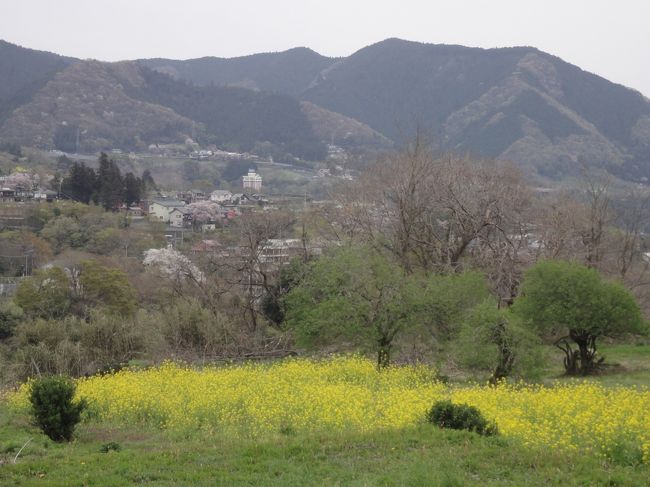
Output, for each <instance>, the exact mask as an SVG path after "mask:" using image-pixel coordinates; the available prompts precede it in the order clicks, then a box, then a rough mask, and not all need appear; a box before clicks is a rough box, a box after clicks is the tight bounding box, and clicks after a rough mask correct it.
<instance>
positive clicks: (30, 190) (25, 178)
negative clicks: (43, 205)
mask: <svg viewBox="0 0 650 487" xmlns="http://www.w3.org/2000/svg"><path fill="white" fill-rule="evenodd" d="M40 182H41V181H40V177H39V176H38V174H32V173H27V172H16V173H12V174H10V175H8V176H0V200H1V201H30V200H41V201H53V200H55V199H56V197H57V193H56V191H50V190H49V189H42V188H40Z"/></svg>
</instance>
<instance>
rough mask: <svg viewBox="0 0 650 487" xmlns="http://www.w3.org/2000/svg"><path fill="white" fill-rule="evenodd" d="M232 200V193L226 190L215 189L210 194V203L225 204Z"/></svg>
mask: <svg viewBox="0 0 650 487" xmlns="http://www.w3.org/2000/svg"><path fill="white" fill-rule="evenodd" d="M231 199H232V193H231V192H230V191H228V190H227V189H215V190H214V191H213V192H212V193H210V201H214V202H215V203H227V202H229V201H230V200H231Z"/></svg>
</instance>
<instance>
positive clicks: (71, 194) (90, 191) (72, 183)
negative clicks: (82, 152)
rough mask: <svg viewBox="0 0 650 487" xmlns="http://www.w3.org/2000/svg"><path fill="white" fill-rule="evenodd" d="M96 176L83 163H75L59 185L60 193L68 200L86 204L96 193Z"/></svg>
mask: <svg viewBox="0 0 650 487" xmlns="http://www.w3.org/2000/svg"><path fill="white" fill-rule="evenodd" d="M97 183H98V182H97V175H96V174H95V171H94V170H93V169H92V168H90V167H87V166H86V165H85V164H84V163H83V162H81V163H79V162H75V163H73V164H72V167H70V171H69V172H68V175H67V176H66V177H65V178H64V179H63V181H62V183H61V191H62V193H63V194H64V195H65V196H67V197H68V198H71V199H74V200H76V201H81V202H82V203H86V204H88V203H89V202H90V200H91V199H93V196H94V195H95V193H96V192H97Z"/></svg>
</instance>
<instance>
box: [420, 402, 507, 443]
mask: <svg viewBox="0 0 650 487" xmlns="http://www.w3.org/2000/svg"><path fill="white" fill-rule="evenodd" d="M427 421H428V422H429V423H431V424H435V425H438V426H439V427H440V428H451V429H455V430H467V431H473V432H475V433H478V434H479V435H486V436H490V435H496V434H497V433H498V431H497V427H496V425H495V424H494V423H489V422H488V421H487V420H486V419H485V418H484V417H483V415H482V414H481V411H479V410H478V409H476V408H475V407H474V406H469V405H467V404H454V403H452V402H451V401H438V402H436V403H435V404H434V405H433V407H432V408H431V409H430V410H429V412H428V413H427Z"/></svg>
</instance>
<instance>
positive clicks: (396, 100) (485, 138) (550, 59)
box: [146, 39, 650, 179]
mask: <svg viewBox="0 0 650 487" xmlns="http://www.w3.org/2000/svg"><path fill="white" fill-rule="evenodd" d="M290 52H291V51H287V52H285V53H278V54H275V55H271V54H267V55H261V56H268V57H267V58H264V59H269V58H273V56H287V55H288V53H290ZM242 60H246V62H245V63H244V62H243V61H242ZM255 60H256V58H255V56H249V57H247V58H235V59H232V60H224V59H219V60H217V59H214V58H203V59H201V60H189V61H183V62H182V64H181V65H182V67H183V69H180V68H178V67H177V65H175V64H174V63H173V62H171V61H169V60H160V59H158V60H148V61H146V62H147V64H148V65H149V66H152V67H155V68H156V69H161V70H166V69H168V68H170V67H175V69H176V71H174V74H175V76H178V77H181V78H185V79H188V80H192V81H195V82H198V83H209V82H213V83H220V84H232V85H241V84H245V83H246V81H247V80H249V81H250V80H253V81H254V84H255V86H258V87H266V86H268V84H269V83H270V82H271V81H270V79H271V78H270V77H269V78H267V77H266V75H265V72H264V71H263V70H261V69H259V65H257V64H256V63H255V62H254V61H255ZM320 61H321V62H322V64H323V65H326V66H325V67H324V68H323V69H322V70H321V71H320V72H318V73H317V74H316V75H315V76H314V77H312V78H310V79H308V81H306V82H304V84H303V86H302V89H299V88H297V87H296V86H295V84H292V86H291V89H285V92H286V93H287V94H296V93H297V95H296V96H298V97H299V98H301V99H302V100H306V101H309V102H312V103H314V104H316V105H318V106H320V107H323V108H326V109H327V110H329V111H331V112H335V113H340V114H343V115H346V116H347V117H350V118H352V119H356V120H358V121H359V122H362V123H365V124H367V125H368V126H370V127H371V128H373V129H374V130H376V131H377V132H379V133H381V134H383V135H384V136H386V137H388V138H390V139H393V140H396V141H398V142H400V141H401V140H403V139H404V138H405V137H408V136H409V135H411V134H412V133H413V131H414V128H415V125H416V124H419V125H420V127H421V128H422V129H423V130H424V131H425V132H428V133H430V134H432V136H433V138H434V140H435V141H436V142H437V143H438V144H439V145H440V146H442V147H443V148H445V149H454V150H461V151H462V150H470V151H473V152H475V153H477V154H479V155H482V156H487V157H500V158H504V159H513V160H514V161H516V162H517V163H519V164H521V165H523V166H526V167H530V168H531V169H533V170H535V171H538V172H540V173H542V174H545V175H548V176H551V177H562V176H563V175H566V174H571V173H575V172H576V171H578V170H580V168H581V166H582V165H583V164H588V165H598V166H603V167H606V168H607V169H608V170H609V171H611V172H614V173H616V174H618V175H621V176H623V177H627V178H631V179H642V178H645V177H650V102H649V101H648V100H647V99H646V98H645V97H643V96H642V95H641V94H640V93H638V92H636V91H634V90H631V89H628V88H626V87H624V86H621V85H617V84H614V83H611V82H609V81H607V80H606V79H604V78H601V77H599V76H596V75H594V74H591V73H588V72H586V71H583V70H581V69H580V68H578V67H576V66H573V65H571V64H568V63H566V62H564V61H562V60H561V59H559V58H557V57H555V56H552V55H549V54H546V53H544V52H541V51H539V50H537V49H535V48H532V47H517V48H505V49H479V48H468V47H463V46H453V45H434V44H422V43H417V42H409V41H404V40H400V39H387V40H385V41H382V42H379V43H377V44H373V45H371V46H368V47H366V48H363V49H361V50H359V51H357V52H355V53H354V54H352V55H351V56H349V57H346V58H341V59H332V58H330V59H327V58H324V59H320ZM326 61H327V62H326ZM296 64H297V63H296ZM199 65H201V67H202V70H201V71H200V75H199V71H198V68H197V67H198V66H199ZM234 66H237V69H235V68H234ZM214 73H218V75H217V74H214ZM277 76H278V72H274V73H273V86H274V88H275V89H278V90H280V91H282V88H281V87H282V86H283V83H288V80H285V81H278V80H277ZM292 82H293V83H295V78H292Z"/></svg>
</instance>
